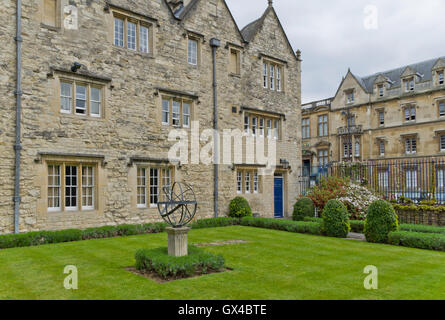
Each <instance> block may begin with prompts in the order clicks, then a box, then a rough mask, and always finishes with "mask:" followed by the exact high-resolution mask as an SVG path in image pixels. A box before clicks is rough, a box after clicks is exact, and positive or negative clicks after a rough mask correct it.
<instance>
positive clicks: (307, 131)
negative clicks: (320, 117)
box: [301, 118, 311, 139]
mask: <svg viewBox="0 0 445 320" xmlns="http://www.w3.org/2000/svg"><path fill="white" fill-rule="evenodd" d="M301 131H302V132H301V133H302V138H303V139H310V138H311V119H310V118H303V119H301Z"/></svg>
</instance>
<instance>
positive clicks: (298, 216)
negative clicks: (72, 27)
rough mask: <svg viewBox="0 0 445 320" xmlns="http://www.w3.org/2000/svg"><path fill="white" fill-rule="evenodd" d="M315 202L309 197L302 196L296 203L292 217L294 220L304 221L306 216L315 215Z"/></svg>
mask: <svg viewBox="0 0 445 320" xmlns="http://www.w3.org/2000/svg"><path fill="white" fill-rule="evenodd" d="M314 214H315V206H314V202H313V201H312V200H311V199H309V198H301V199H299V200H298V201H297V202H296V203H295V205H294V212H293V214H292V219H293V220H294V221H304V218H306V217H314Z"/></svg>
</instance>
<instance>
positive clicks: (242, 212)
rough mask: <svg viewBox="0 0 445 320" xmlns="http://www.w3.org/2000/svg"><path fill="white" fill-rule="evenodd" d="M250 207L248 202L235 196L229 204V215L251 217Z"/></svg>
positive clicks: (232, 216)
mask: <svg viewBox="0 0 445 320" xmlns="http://www.w3.org/2000/svg"><path fill="white" fill-rule="evenodd" d="M251 216H252V208H251V207H250V205H249V202H248V201H247V200H246V199H245V198H243V197H236V198H235V199H233V200H232V201H230V204H229V217H231V218H243V217H251Z"/></svg>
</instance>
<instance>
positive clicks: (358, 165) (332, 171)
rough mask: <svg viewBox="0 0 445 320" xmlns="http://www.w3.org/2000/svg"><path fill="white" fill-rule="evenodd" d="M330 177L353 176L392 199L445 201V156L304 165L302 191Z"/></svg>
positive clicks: (306, 190) (301, 177) (355, 179)
mask: <svg viewBox="0 0 445 320" xmlns="http://www.w3.org/2000/svg"><path fill="white" fill-rule="evenodd" d="M328 177H345V178H349V179H351V181H353V182H355V183H357V184H360V185H364V186H367V187H368V188H370V189H372V190H374V191H376V192H378V193H379V194H382V195H383V196H384V197H385V198H386V199H388V200H392V199H399V198H400V197H406V198H409V199H411V200H413V201H415V202H419V201H422V200H431V199H436V200H437V201H438V202H440V203H442V204H443V203H445V157H428V158H412V159H393V160H375V161H366V162H351V163H330V164H327V165H324V166H312V167H310V166H303V167H301V168H300V191H301V194H303V195H304V194H306V193H307V192H308V190H309V189H310V188H311V187H312V186H315V185H318V184H319V183H320V182H321V181H322V179H326V178H328Z"/></svg>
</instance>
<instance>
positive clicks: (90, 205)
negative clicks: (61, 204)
mask: <svg viewBox="0 0 445 320" xmlns="http://www.w3.org/2000/svg"><path fill="white" fill-rule="evenodd" d="M82 209H94V168H93V167H88V166H85V167H82Z"/></svg>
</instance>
